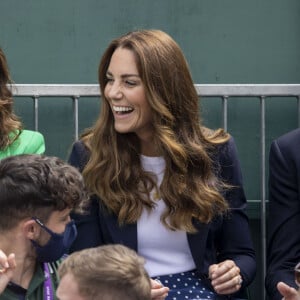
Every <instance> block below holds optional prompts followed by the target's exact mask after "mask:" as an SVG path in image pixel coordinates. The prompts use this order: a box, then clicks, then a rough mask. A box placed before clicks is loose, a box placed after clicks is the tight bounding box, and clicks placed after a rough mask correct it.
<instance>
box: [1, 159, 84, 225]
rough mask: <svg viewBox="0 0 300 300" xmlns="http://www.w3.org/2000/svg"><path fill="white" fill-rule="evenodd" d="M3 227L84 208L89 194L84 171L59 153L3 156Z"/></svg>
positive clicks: (44, 218)
mask: <svg viewBox="0 0 300 300" xmlns="http://www.w3.org/2000/svg"><path fill="white" fill-rule="evenodd" d="M0 191H1V196H0V207H1V209H0V230H7V229H11V228H13V227H14V226H15V225H16V224H17V223H18V222H19V221H20V220H22V219H25V218H27V217H33V216H36V217H38V218H40V219H41V220H43V221H44V222H46V221H47V219H48V217H49V216H50V214H51V212H53V211H55V210H59V211H61V210H64V209H66V208H71V209H74V210H78V211H81V210H82V208H83V207H84V206H85V204H86V202H87V199H88V195H87V192H86V189H85V186H84V182H83V178H82V176H81V174H80V172H79V171H78V170H77V169H76V168H74V167H72V166H71V165H69V164H67V163H66V162H64V161H63V160H61V159H59V158H57V157H49V156H45V155H39V154H22V155H16V156H10V157H8V158H5V159H2V160H0Z"/></svg>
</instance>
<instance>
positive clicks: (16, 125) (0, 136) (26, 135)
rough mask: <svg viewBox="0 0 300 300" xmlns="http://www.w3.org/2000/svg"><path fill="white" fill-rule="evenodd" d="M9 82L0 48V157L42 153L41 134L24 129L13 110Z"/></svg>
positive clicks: (43, 149) (5, 62)
mask: <svg viewBox="0 0 300 300" xmlns="http://www.w3.org/2000/svg"><path fill="white" fill-rule="evenodd" d="M11 83H12V80H11V79H10V75H9V70H8V65H7V61H6V58H5V55H4V53H3V51H2V49H1V48H0V159H2V158H4V157H7V156H11V155H18V154H34V153H36V154H43V153H44V152H45V142H44V137H43V135H42V134H41V133H39V132H35V131H30V130H24V129H23V126H22V122H21V121H20V119H19V118H18V117H17V116H16V115H15V113H14V111H13V97H12V92H11V91H10V89H9V88H8V85H9V84H11Z"/></svg>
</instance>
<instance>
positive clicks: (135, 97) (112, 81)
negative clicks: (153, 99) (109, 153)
mask: <svg viewBox="0 0 300 300" xmlns="http://www.w3.org/2000/svg"><path fill="white" fill-rule="evenodd" d="M106 77H107V81H108V82H107V84H106V86H105V89H104V95H105V98H106V99H107V101H108V102H109V104H110V107H111V110H112V112H113V115H114V121H115V130H116V131H117V132H119V133H128V132H134V133H136V134H137V136H138V137H139V138H140V139H142V140H144V139H148V138H149V135H150V136H152V133H153V128H152V124H151V119H152V118H151V107H150V105H149V103H148V101H147V99H146V94H145V87H144V83H143V82H142V80H141V77H140V75H139V72H138V68H137V64H136V60H135V56H134V53H133V52H132V51H131V50H129V49H126V48H117V49H116V50H115V52H114V53H113V55H112V57H111V60H110V64H109V66H108V69H107V73H106Z"/></svg>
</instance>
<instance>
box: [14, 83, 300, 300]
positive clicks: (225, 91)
mask: <svg viewBox="0 0 300 300" xmlns="http://www.w3.org/2000/svg"><path fill="white" fill-rule="evenodd" d="M195 87H196V89H197V93H198V95H199V96H201V97H220V98H221V101H222V125H223V128H224V129H225V130H227V124H228V115H227V107H228V99H229V98H232V97H258V98H259V100H260V198H261V199H260V218H261V251H262V253H261V254H262V260H263V263H262V270H261V276H262V282H261V288H262V291H263V295H262V299H265V292H264V282H263V281H264V277H265V274H266V170H265V166H266V154H265V149H266V141H265V140H266V134H265V133H266V126H265V123H266V122H265V114H266V112H265V101H266V98H268V97H296V99H297V119H298V127H300V84H195ZM12 91H13V94H14V96H16V97H18V96H26V97H31V98H32V99H33V103H34V126H35V130H38V116H39V99H40V98H41V97H61V96H63V97H70V99H71V100H72V101H73V115H74V139H78V101H79V98H80V97H99V96H101V95H100V90H99V86H98V85H97V84H16V85H14V86H13V87H12Z"/></svg>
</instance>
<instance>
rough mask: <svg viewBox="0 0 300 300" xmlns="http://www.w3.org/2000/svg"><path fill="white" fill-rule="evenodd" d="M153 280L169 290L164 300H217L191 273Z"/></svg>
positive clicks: (165, 276)
mask: <svg viewBox="0 0 300 300" xmlns="http://www.w3.org/2000/svg"><path fill="white" fill-rule="evenodd" d="M154 279H158V280H159V281H160V282H161V283H162V284H163V285H164V286H167V287H168V288H169V289H170V291H169V294H168V297H167V298H166V300H185V299H188V300H192V299H195V300H196V299H197V300H199V299H213V300H215V299H217V298H216V294H215V293H214V292H213V291H211V290H209V289H208V288H207V287H205V286H204V284H203V283H202V282H201V279H200V278H198V277H196V274H195V272H193V271H189V272H183V273H178V274H170V275H163V276H157V277H155V278H154Z"/></svg>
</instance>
